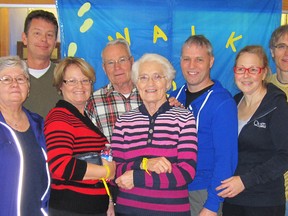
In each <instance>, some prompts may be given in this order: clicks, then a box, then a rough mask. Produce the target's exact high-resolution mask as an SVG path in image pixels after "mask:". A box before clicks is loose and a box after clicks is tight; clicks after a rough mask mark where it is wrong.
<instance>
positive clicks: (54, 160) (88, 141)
mask: <svg viewBox="0 0 288 216" xmlns="http://www.w3.org/2000/svg"><path fill="white" fill-rule="evenodd" d="M94 81H95V73H94V70H93V68H92V67H91V66H90V65H89V64H88V63H87V62H85V61H84V60H83V59H80V58H74V57H68V58H66V59H64V60H62V61H61V62H60V63H59V64H58V65H57V67H56V69H55V71H54V86H55V87H56V88H57V90H58V91H59V92H60V93H61V94H62V95H63V100H60V101H58V103H57V104H56V107H55V108H53V109H52V110H51V111H50V112H49V114H48V115H47V117H46V121H45V128H44V134H45V137H46V143H47V151H48V163H49V169H50V172H51V175H52V184H51V188H52V190H51V197H50V203H49V205H50V206H49V215H50V216H53V215H57V216H59V215H61V216H66V215H67V216H68V215H69V216H76V215H77V216H80V215H86V216H90V215H91V216H92V215H93V216H95V215H97V216H104V215H106V212H107V210H108V205H109V206H110V207H111V208H109V211H108V212H107V213H108V215H114V210H113V205H112V204H109V197H108V195H107V192H106V190H105V187H104V185H103V183H102V182H101V178H106V179H113V178H114V175H115V163H114V162H108V161H105V160H103V164H104V165H103V166H102V165H97V164H93V163H88V162H86V161H84V160H80V159H77V158H76V157H75V156H77V155H78V154H83V153H88V152H100V151H101V150H102V149H103V148H104V146H105V144H106V143H108V141H107V139H106V137H105V136H104V135H103V134H102V132H100V130H99V129H98V128H97V127H96V126H95V125H94V124H93V123H92V122H91V121H90V119H89V118H88V117H87V115H86V113H85V112H84V107H85V104H86V101H87V100H88V98H89V97H90V94H91V92H92V84H93V82H94Z"/></svg>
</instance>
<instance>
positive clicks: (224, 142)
mask: <svg viewBox="0 0 288 216" xmlns="http://www.w3.org/2000/svg"><path fill="white" fill-rule="evenodd" d="M213 82H214V85H213V86H212V87H211V88H210V89H209V90H207V91H206V92H204V93H203V94H202V95H200V96H199V97H198V98H196V99H195V100H194V101H193V102H192V103H191V104H190V105H189V107H188V109H189V110H190V111H191V112H193V113H194V116H195V118H196V123H197V129H198V160H197V169H196V176H195V179H194V181H193V182H192V183H190V184H189V186H188V189H189V191H196V190H204V189H205V190H207V192H208V198H207V200H206V202H205V204H204V206H203V207H205V208H207V209H209V210H211V211H213V212H217V211H218V209H219V207H220V203H221V202H223V198H221V197H219V196H218V195H217V193H219V191H218V192H217V191H216V190H215V188H216V187H217V186H219V185H220V184H221V181H222V180H225V179H227V178H229V177H231V176H233V174H234V171H235V169H236V166H237V158H238V148H237V137H238V120H237V107H236V103H235V101H234V99H233V97H232V96H231V94H230V93H229V92H228V91H227V90H226V89H225V88H223V86H222V85H221V84H220V82H218V81H216V80H213ZM186 90H187V84H185V85H183V86H182V87H181V88H179V89H177V90H176V91H173V92H172V93H171V95H170V96H171V97H175V98H176V99H177V100H178V101H179V102H180V103H182V104H185V102H186Z"/></svg>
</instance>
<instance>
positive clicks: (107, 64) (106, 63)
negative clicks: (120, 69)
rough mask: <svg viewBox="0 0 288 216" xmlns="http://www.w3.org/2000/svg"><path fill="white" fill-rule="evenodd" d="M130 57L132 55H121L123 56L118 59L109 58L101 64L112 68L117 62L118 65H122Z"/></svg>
mask: <svg viewBox="0 0 288 216" xmlns="http://www.w3.org/2000/svg"><path fill="white" fill-rule="evenodd" d="M131 58H132V56H123V57H120V58H119V59H118V60H112V59H111V60H107V61H103V64H104V65H106V66H107V67H110V68H113V67H115V65H116V64H117V63H118V64H120V65H123V64H125V63H126V62H128V61H129V60H130V59H131Z"/></svg>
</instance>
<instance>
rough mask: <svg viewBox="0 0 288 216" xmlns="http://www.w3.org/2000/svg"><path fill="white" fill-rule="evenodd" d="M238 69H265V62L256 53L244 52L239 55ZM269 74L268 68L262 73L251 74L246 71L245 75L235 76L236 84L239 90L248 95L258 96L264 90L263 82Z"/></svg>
mask: <svg viewBox="0 0 288 216" xmlns="http://www.w3.org/2000/svg"><path fill="white" fill-rule="evenodd" d="M235 66H236V67H245V68H251V67H259V68H263V66H264V65H263V61H262V60H261V59H260V58H259V57H258V56H257V55H256V54H254V53H247V52H243V53H242V54H241V55H239V57H238V59H237V62H236V65H235ZM266 74H267V68H264V69H262V70H261V72H260V73H257V74H250V73H248V71H247V70H246V71H245V72H244V74H236V73H235V74H234V75H235V83H236V85H237V86H238V88H239V89H240V90H241V91H242V92H243V93H244V94H247V95H253V94H257V92H259V91H262V90H263V88H264V84H263V81H264V79H265V77H266Z"/></svg>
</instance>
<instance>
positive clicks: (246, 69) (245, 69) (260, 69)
mask: <svg viewBox="0 0 288 216" xmlns="http://www.w3.org/2000/svg"><path fill="white" fill-rule="evenodd" d="M237 68H243V69H244V72H243V73H237V72H236V69H237ZM251 68H257V69H259V72H257V73H251V72H250V71H249V70H250V69H251ZM263 69H265V67H262V68H261V67H255V66H252V67H249V68H246V67H244V66H241V67H237V66H235V67H234V68H233V70H234V73H235V74H240V75H243V74H245V72H246V71H248V73H249V74H252V75H256V74H260V73H261V72H262V70H263Z"/></svg>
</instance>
